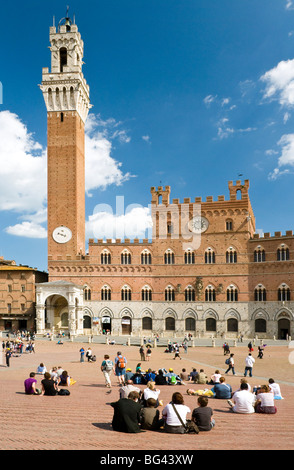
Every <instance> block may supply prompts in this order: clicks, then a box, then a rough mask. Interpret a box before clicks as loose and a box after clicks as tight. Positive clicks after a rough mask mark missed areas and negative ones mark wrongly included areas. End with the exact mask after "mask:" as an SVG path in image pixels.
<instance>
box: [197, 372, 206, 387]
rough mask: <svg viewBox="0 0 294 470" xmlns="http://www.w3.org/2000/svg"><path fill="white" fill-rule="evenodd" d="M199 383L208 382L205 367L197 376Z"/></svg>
mask: <svg viewBox="0 0 294 470" xmlns="http://www.w3.org/2000/svg"><path fill="white" fill-rule="evenodd" d="M197 383H198V384H206V383H207V375H206V374H205V372H204V370H203V369H200V372H199V374H198V377H197Z"/></svg>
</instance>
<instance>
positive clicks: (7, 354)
mask: <svg viewBox="0 0 294 470" xmlns="http://www.w3.org/2000/svg"><path fill="white" fill-rule="evenodd" d="M11 356H12V352H11V349H10V348H8V349H7V350H6V353H5V359H6V366H7V367H10V358H11Z"/></svg>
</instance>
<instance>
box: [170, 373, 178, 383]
mask: <svg viewBox="0 0 294 470" xmlns="http://www.w3.org/2000/svg"><path fill="white" fill-rule="evenodd" d="M170 383H171V385H177V378H176V376H175V375H172V376H171V378H170Z"/></svg>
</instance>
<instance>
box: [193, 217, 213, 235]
mask: <svg viewBox="0 0 294 470" xmlns="http://www.w3.org/2000/svg"><path fill="white" fill-rule="evenodd" d="M188 227H189V230H190V231H191V232H194V233H203V232H206V230H207V229H208V227H209V222H208V220H207V219H206V218H205V217H200V216H196V217H193V219H191V220H190V221H189V224H188Z"/></svg>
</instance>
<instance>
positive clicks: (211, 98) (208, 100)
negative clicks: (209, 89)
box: [203, 95, 217, 107]
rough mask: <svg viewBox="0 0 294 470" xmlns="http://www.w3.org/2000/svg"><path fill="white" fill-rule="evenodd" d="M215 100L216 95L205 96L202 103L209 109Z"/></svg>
mask: <svg viewBox="0 0 294 470" xmlns="http://www.w3.org/2000/svg"><path fill="white" fill-rule="evenodd" d="M216 98H217V95H215V96H213V95H207V96H206V97H205V98H204V100H203V102H204V104H205V106H207V107H209V106H210V105H211V103H213V102H214V101H215V99H216Z"/></svg>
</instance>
